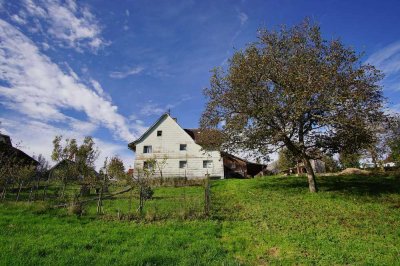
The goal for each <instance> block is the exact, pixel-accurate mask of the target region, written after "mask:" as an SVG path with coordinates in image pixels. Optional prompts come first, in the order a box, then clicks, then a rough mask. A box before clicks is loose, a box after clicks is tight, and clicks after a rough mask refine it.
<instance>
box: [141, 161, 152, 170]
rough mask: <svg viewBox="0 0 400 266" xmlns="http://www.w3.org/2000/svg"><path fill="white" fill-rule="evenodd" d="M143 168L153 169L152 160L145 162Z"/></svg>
mask: <svg viewBox="0 0 400 266" xmlns="http://www.w3.org/2000/svg"><path fill="white" fill-rule="evenodd" d="M143 169H145V170H149V171H152V170H153V169H154V164H153V163H152V162H144V163H143Z"/></svg>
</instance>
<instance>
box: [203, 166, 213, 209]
mask: <svg viewBox="0 0 400 266" xmlns="http://www.w3.org/2000/svg"><path fill="white" fill-rule="evenodd" d="M210 206H211V186H210V174H206V180H205V184H204V214H205V215H206V216H209V215H210Z"/></svg>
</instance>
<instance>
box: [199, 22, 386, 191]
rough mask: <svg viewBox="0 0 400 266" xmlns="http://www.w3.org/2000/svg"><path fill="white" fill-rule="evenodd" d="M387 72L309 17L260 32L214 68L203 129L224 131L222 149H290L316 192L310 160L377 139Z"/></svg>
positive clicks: (311, 188) (202, 122) (262, 151)
mask: <svg viewBox="0 0 400 266" xmlns="http://www.w3.org/2000/svg"><path fill="white" fill-rule="evenodd" d="M382 77H383V76H382V74H381V72H380V71H378V70H377V69H376V68H375V67H374V66H371V65H368V64H363V63H362V61H361V55H360V54H358V53H356V52H355V51H354V50H353V49H352V48H349V47H346V46H345V45H344V44H343V43H342V42H341V41H340V40H338V39H334V40H330V41H328V40H324V39H323V38H322V35H321V31H320V28H319V26H318V25H316V24H314V23H312V22H310V21H309V20H305V21H303V22H302V23H300V24H299V25H296V26H294V27H292V28H287V27H284V26H283V27H282V28H280V29H279V30H268V29H263V30H260V31H259V35H258V41H256V42H254V43H252V44H249V45H248V46H247V47H246V48H245V49H244V50H241V51H237V52H235V53H234V55H233V56H232V58H231V59H230V60H229V63H228V67H227V69H226V70H223V69H221V68H217V69H215V70H214V73H213V76H212V78H211V86H210V88H207V89H205V95H206V97H207V100H208V102H207V105H206V109H205V111H204V113H203V115H202V118H201V126H202V127H203V128H204V129H220V130H221V131H222V133H223V137H222V138H221V143H223V145H222V146H221V148H222V149H225V150H232V151H238V150H256V151H258V152H259V153H261V154H263V155H266V156H267V155H268V154H270V153H271V152H274V151H276V150H277V149H279V148H281V147H283V146H285V147H286V148H287V149H288V150H290V152H291V153H292V154H293V155H295V156H296V157H298V158H299V159H300V160H302V161H303V163H304V165H305V168H306V170H307V177H308V183H309V189H310V191H311V192H316V191H317V185H316V182H315V175H314V171H313V169H312V167H311V164H310V159H313V158H319V157H321V156H322V154H324V153H326V152H330V153H336V152H339V151H341V150H346V151H347V152H350V151H356V150H359V149H360V148H363V147H364V146H365V145H367V144H368V143H370V142H371V141H373V136H374V134H373V128H374V127H373V126H372V125H373V124H374V123H375V122H376V121H380V120H382V119H383V116H384V114H383V112H382V105H383V102H384V99H383V95H382V88H381V86H380V85H379V81H380V80H381V79H382ZM210 132H212V130H211V131H210Z"/></svg>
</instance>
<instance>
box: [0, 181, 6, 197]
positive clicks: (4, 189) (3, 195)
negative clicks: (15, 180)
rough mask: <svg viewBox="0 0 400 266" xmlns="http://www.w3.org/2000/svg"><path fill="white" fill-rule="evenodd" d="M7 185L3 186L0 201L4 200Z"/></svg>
mask: <svg viewBox="0 0 400 266" xmlns="http://www.w3.org/2000/svg"><path fill="white" fill-rule="evenodd" d="M6 186H7V185H6V184H4V188H3V192H2V193H1V199H2V200H4V199H5V198H6V192H7V187H6Z"/></svg>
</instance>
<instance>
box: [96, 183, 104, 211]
mask: <svg viewBox="0 0 400 266" xmlns="http://www.w3.org/2000/svg"><path fill="white" fill-rule="evenodd" d="M102 198H103V189H102V188H101V189H100V193H99V200H98V201H97V213H98V214H103V199H102Z"/></svg>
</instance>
